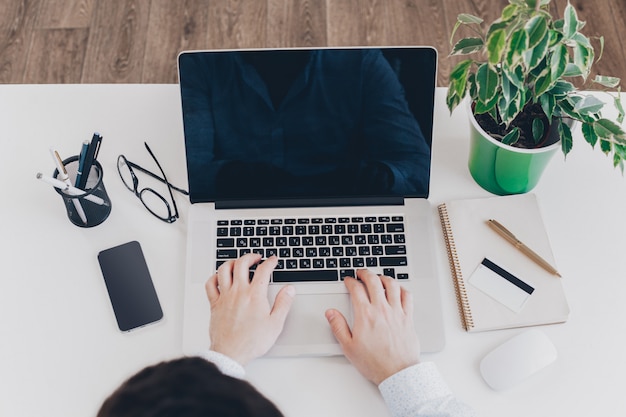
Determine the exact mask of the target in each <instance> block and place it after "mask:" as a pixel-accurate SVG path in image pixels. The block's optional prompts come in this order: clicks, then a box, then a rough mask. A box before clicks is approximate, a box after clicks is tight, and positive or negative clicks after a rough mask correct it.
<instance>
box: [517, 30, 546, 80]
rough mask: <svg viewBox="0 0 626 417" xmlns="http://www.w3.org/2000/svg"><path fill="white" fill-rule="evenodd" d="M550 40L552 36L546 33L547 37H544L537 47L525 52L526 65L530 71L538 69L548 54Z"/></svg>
mask: <svg viewBox="0 0 626 417" xmlns="http://www.w3.org/2000/svg"><path fill="white" fill-rule="evenodd" d="M549 40H550V36H548V34H547V32H546V35H545V36H544V37H543V39H542V40H540V41H539V43H538V44H537V45H535V47H533V48H532V49H528V50H526V51H524V52H523V58H524V63H525V64H526V68H528V70H529V71H530V70H532V69H534V68H536V67H537V66H538V65H539V63H540V62H541V61H542V60H543V58H544V57H545V56H546V54H547V53H548V41H549Z"/></svg>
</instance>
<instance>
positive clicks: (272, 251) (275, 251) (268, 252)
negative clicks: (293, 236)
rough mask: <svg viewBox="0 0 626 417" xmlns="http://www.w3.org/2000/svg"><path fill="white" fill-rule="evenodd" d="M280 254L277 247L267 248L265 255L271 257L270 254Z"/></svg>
mask: <svg viewBox="0 0 626 417" xmlns="http://www.w3.org/2000/svg"><path fill="white" fill-rule="evenodd" d="M274 255H278V249H276V248H267V249H265V257H266V258H269V257H270V256H274Z"/></svg>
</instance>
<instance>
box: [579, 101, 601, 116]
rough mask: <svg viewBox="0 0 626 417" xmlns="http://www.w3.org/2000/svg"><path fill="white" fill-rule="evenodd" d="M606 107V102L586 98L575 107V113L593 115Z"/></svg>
mask: <svg viewBox="0 0 626 417" xmlns="http://www.w3.org/2000/svg"><path fill="white" fill-rule="evenodd" d="M602 107H604V102H602V101H600V100H599V99H597V98H596V97H594V96H586V97H584V98H583V99H582V100H580V101H579V102H578V103H576V105H575V106H574V111H576V112H577V113H580V114H586V115H589V114H593V113H597V112H599V111H600V110H601V109H602Z"/></svg>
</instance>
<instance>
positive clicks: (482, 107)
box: [474, 95, 500, 120]
mask: <svg viewBox="0 0 626 417" xmlns="http://www.w3.org/2000/svg"><path fill="white" fill-rule="evenodd" d="M499 99H500V97H498V96H497V95H495V96H493V98H492V99H491V101H489V102H487V103H483V102H482V101H480V100H478V101H476V106H475V107H474V113H476V114H483V113H489V112H491V111H492V110H493V109H494V108H495V107H496V104H497V103H498V100H499ZM496 118H497V117H494V120H495V119H496Z"/></svg>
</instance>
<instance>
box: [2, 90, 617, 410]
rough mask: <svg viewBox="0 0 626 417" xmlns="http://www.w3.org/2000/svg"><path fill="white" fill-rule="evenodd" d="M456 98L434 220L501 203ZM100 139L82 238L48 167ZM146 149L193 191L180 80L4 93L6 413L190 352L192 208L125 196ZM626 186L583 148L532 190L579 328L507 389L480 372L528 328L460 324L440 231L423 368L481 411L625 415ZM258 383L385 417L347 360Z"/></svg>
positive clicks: (285, 395)
mask: <svg viewBox="0 0 626 417" xmlns="http://www.w3.org/2000/svg"><path fill="white" fill-rule="evenodd" d="M444 96H445V91H444V90H439V91H438V95H437V109H436V122H435V139H434V156H433V170H432V181H431V184H432V192H431V197H430V200H431V202H432V204H433V212H434V206H435V205H436V204H437V203H440V202H442V201H446V200H449V199H455V198H469V197H482V196H484V197H486V196H489V194H488V193H487V192H485V191H483V190H482V189H480V188H479V187H478V186H477V185H476V184H475V183H474V182H473V180H472V179H471V178H470V176H469V174H468V171H467V167H466V158H467V151H468V140H467V136H468V135H467V120H466V115H465V113H464V108H463V107H461V108H459V109H458V110H457V111H456V112H455V113H454V115H453V116H452V117H450V116H449V115H448V111H447V109H446V108H445V104H444ZM94 131H99V132H101V133H102V134H103V136H104V141H103V146H102V150H101V152H100V157H99V160H100V161H101V163H102V165H103V167H104V170H105V174H104V182H105V185H106V188H107V190H108V193H109V195H110V197H111V200H112V202H113V210H112V213H111V216H110V217H109V219H107V220H106V222H104V223H103V224H102V225H100V226H97V227H95V228H93V229H81V228H78V227H75V226H73V225H71V224H70V222H69V221H68V219H67V217H66V215H65V211H64V207H63V205H62V202H61V199H60V197H59V196H58V195H57V194H56V193H55V192H54V191H53V190H52V189H50V187H48V186H46V185H44V184H42V183H40V182H39V181H37V180H36V179H35V173H36V172H38V171H42V172H44V173H47V174H50V173H51V172H52V171H53V169H54V166H53V164H52V161H51V158H50V155H49V153H48V148H49V147H50V146H52V145H54V146H56V147H57V148H58V150H59V152H60V153H61V155H62V156H65V157H67V156H70V155H72V154H76V153H78V150H79V147H80V143H81V141H82V140H84V139H88V138H90V137H91V134H92V133H93V132H94ZM577 134H578V135H579V133H577ZM577 139H580V138H577ZM144 140H147V141H148V142H149V144H150V145H151V147H152V149H153V150H154V152H155V154H156V155H157V157H158V158H159V160H160V162H161V164H162V165H163V167H164V169H165V171H166V173H167V175H168V177H169V178H170V181H171V182H172V183H174V184H180V185H183V186H186V174H185V159H184V147H183V133H182V121H181V115H180V107H179V94H178V86H176V85H63V86H56V85H39V86H34V85H27V86H13V85H5V86H0V179H1V180H0V181H1V183H2V189H3V197H2V199H1V203H0V338H1V339H0V415H2V416H12V417H17V416H44V415H45V416H87V415H93V414H94V413H95V412H96V410H97V409H98V407H99V406H100V403H101V401H102V400H103V399H104V397H105V396H107V395H108V394H109V393H110V392H111V391H112V390H113V389H114V388H116V387H117V386H118V384H119V383H121V382H122V380H124V379H125V378H127V377H128V376H129V375H131V374H133V373H134V372H136V371H138V370H139V369H140V368H142V367H143V366H145V365H148V364H151V363H154V362H156V361H159V360H162V359H167V358H173V357H176V356H179V355H180V354H181V319H182V285H183V276H184V273H183V269H184V255H185V244H186V238H185V227H186V223H185V219H186V216H185V213H186V210H187V208H188V206H189V203H188V202H187V201H185V200H184V199H183V198H181V196H180V195H178V196H176V198H177V201H178V204H179V208H180V210H181V213H182V218H181V219H180V221H178V222H176V223H175V224H173V225H169V224H165V223H163V222H161V221H159V220H156V219H154V218H153V217H152V216H151V215H149V214H148V213H147V212H146V210H145V209H144V208H143V207H142V205H141V203H140V202H139V201H138V200H137V199H136V198H135V197H134V196H133V195H132V194H131V193H130V192H128V191H127V190H126V189H125V188H124V186H123V185H122V183H121V181H120V179H119V177H118V174H117V170H116V168H115V163H116V158H117V155H118V154H120V153H124V154H125V155H126V156H127V157H128V158H129V159H131V160H132V161H134V162H137V163H139V164H141V165H144V164H145V166H151V164H152V162H151V160H150V158H149V156H148V154H147V152H146V151H145V149H144V148H143V144H142V142H143V141H144ZM625 181H626V180H625V179H624V178H623V177H622V176H621V175H620V173H619V170H613V169H612V168H611V167H610V164H609V163H608V161H607V160H606V158H605V157H604V156H603V155H602V154H601V153H600V152H597V151H596V152H593V151H591V149H590V147H589V146H588V145H587V144H585V143H582V141H581V140H577V141H576V144H575V147H574V151H573V152H572V153H571V154H570V155H569V156H568V160H567V162H566V163H564V162H563V157H562V155H560V154H559V155H557V156H556V157H555V158H554V160H553V161H552V163H551V164H550V166H549V167H548V169H547V172H546V174H545V176H544V178H543V179H542V180H541V182H540V184H539V186H538V187H537V188H536V189H535V193H536V194H537V195H538V197H539V200H540V205H541V207H542V210H543V214H544V216H545V223H546V226H547V229H548V234H549V236H550V237H551V241H552V245H553V250H554V254H555V257H556V261H557V265H558V268H559V270H560V271H561V272H562V273H563V275H564V277H565V278H564V281H563V283H564V286H565V290H566V293H567V296H568V299H569V302H570V306H571V310H572V313H571V317H570V320H569V322H568V323H566V324H561V325H554V326H549V327H544V328H543V330H544V331H545V332H546V333H547V334H548V335H549V337H550V338H551V339H552V341H553V342H554V343H555V345H556V346H557V348H558V350H559V355H560V356H559V359H558V360H557V362H556V363H554V364H553V365H551V366H550V367H549V368H547V369H545V370H544V371H542V372H541V373H539V374H537V375H535V376H534V377H532V379H530V380H528V381H526V382H525V383H522V384H520V385H518V386H517V387H515V388H513V389H511V390H509V391H505V392H501V393H497V392H494V391H492V390H491V389H489V388H488V387H487V386H486V384H485V383H484V382H483V380H482V379H481V377H480V375H479V371H478V364H479V361H480V359H481V358H482V357H483V356H484V355H485V354H486V353H487V352H488V351H489V350H491V349H492V348H494V347H495V346H497V345H498V344H500V343H502V342H504V341H505V340H506V339H508V338H510V337H512V336H513V335H515V334H518V333H519V332H520V330H505V331H497V332H490V333H480V334H468V333H465V332H464V331H463V330H462V329H461V326H460V322H459V318H458V313H457V306H456V301H455V298H454V291H453V287H452V283H451V278H450V272H449V270H448V265H447V259H446V254H445V249H444V245H443V239H442V237H441V234H440V233H438V229H437V233H436V241H435V245H436V246H437V251H436V252H437V254H438V266H439V271H440V276H441V288H442V298H443V300H442V303H443V312H444V320H445V329H446V336H447V346H446V348H445V350H444V351H443V352H440V353H437V354H430V355H423V359H424V360H432V361H435V362H436V363H437V364H438V366H439V368H440V370H441V371H442V373H443V375H444V377H445V379H446V380H447V382H448V383H449V385H450V386H451V388H452V389H453V390H454V392H455V393H456V394H457V395H458V397H460V398H461V399H463V400H464V401H466V402H467V403H469V404H471V405H472V406H473V407H474V408H475V409H476V410H477V411H478V414H479V415H482V416H531V415H532V416H555V415H562V416H564V415H569V416H581V415H626V400H625V399H624V395H623V387H624V383H623V375H626V359H625V358H624V342H625V341H626V332H625V330H626V324H625V319H626V302H625V300H626V299H625V298H624V297H625V295H626V279H625V276H626V272H625V271H624V268H622V267H620V266H621V265H624V263H623V259H624V248H625V245H624V236H625V235H626V216H625V215H624V213H625V212H626V182H625ZM612 217H614V218H612ZM435 226H436V227H437V228H438V227H439V225H438V222H437V221H436V223H435ZM130 240H139V241H140V242H141V244H142V246H143V249H144V252H145V255H146V258H147V262H148V265H149V267H150V269H151V272H152V277H153V279H154V282H155V286H156V288H157V292H158V294H159V296H160V299H161V303H162V305H163V309H164V313H165V319H164V321H163V322H162V323H160V324H158V325H156V326H153V327H148V328H145V329H142V330H140V331H137V332H135V333H130V334H122V333H120V332H119V331H118V330H117V326H116V324H115V320H114V317H113V313H112V311H111V307H110V304H109V300H108V298H107V295H106V289H105V287H104V284H103V282H102V278H101V274H100V270H99V267H98V263H97V260H96V255H97V253H98V252H99V251H100V250H102V249H104V248H108V247H111V246H114V245H117V244H120V243H124V242H127V241H130ZM248 373H249V378H250V380H251V381H252V382H253V383H254V384H256V385H257V387H259V389H260V390H261V391H262V392H264V393H266V394H267V395H268V396H270V397H271V398H272V399H273V400H274V401H275V402H276V403H277V404H278V405H279V406H280V408H281V409H282V410H283V412H284V413H285V414H286V415H288V416H299V417H302V416H384V415H386V411H385V408H384V405H383V404H382V400H381V398H380V396H379V394H378V392H377V390H376V388H375V387H374V386H372V385H371V384H369V383H367V382H366V381H364V380H363V379H362V378H361V377H360V376H359V375H358V374H357V373H356V371H355V370H354V369H353V368H352V367H351V366H350V365H349V364H348V363H347V362H346V360H345V359H344V358H343V357H338V358H325V359H293V360H268V359H260V360H257V361H255V362H253V363H252V364H250V366H249V367H248ZM282 380H287V382H286V383H281V381H282Z"/></svg>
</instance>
